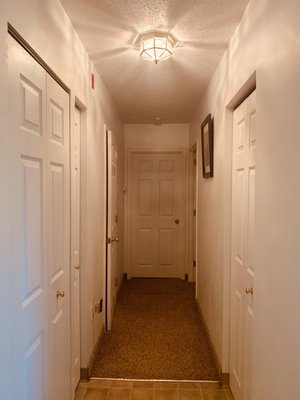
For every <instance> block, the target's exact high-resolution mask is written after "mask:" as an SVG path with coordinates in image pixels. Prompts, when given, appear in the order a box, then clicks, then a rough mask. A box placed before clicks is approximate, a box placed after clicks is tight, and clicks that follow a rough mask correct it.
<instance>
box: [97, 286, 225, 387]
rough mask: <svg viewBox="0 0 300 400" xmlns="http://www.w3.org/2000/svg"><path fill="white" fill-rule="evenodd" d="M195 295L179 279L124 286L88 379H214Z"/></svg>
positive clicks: (214, 373)
mask: <svg viewBox="0 0 300 400" xmlns="http://www.w3.org/2000/svg"><path fill="white" fill-rule="evenodd" d="M194 290H195V288H194V285H193V284H189V283H187V282H185V281H182V280H180V279H131V280H128V281H126V282H125V285H124V287H123V289H122V291H121V293H120V297H119V300H118V303H117V305H116V309H115V314H114V320H113V326H112V330H111V331H110V332H106V333H105V334H104V337H103V342H102V346H101V348H100V351H99V353H98V354H97V355H96V360H95V364H94V369H93V371H92V376H93V377H101V378H131V379H174V380H216V379H218V372H217V368H216V365H215V363H214V359H213V355H212V351H211V349H210V347H209V343H208V341H207V338H206V336H205V334H204V330H203V326H202V323H201V320H200V316H199V313H198V309H197V305H196V302H195V299H194V298H195V294H194Z"/></svg>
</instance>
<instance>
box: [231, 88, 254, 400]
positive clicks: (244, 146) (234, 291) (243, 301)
mask: <svg viewBox="0 0 300 400" xmlns="http://www.w3.org/2000/svg"><path fill="white" fill-rule="evenodd" d="M255 149H256V92H253V93H252V94H251V95H250V96H249V97H248V98H247V99H246V100H245V101H244V102H243V103H242V104H241V105H240V106H239V107H238V108H237V109H236V110H235V111H234V114H233V166H232V253H231V323H230V386H231V389H232V392H233V395H234V397H235V399H236V400H253V399H252V356H253V355H252V340H253V337H252V336H253V335H252V333H253V321H254V316H253V287H254V270H255V264H254V246H253V244H254V218H255Z"/></svg>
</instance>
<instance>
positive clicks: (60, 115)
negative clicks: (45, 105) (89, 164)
mask: <svg viewBox="0 0 300 400" xmlns="http://www.w3.org/2000/svg"><path fill="white" fill-rule="evenodd" d="M49 106H50V107H49V111H50V116H49V118H50V120H49V121H50V131H49V134H50V135H51V139H52V140H54V141H56V142H57V143H61V144H63V138H64V110H63V108H62V107H61V106H59V105H58V104H57V103H56V102H55V101H54V100H52V99H51V100H50V104H49Z"/></svg>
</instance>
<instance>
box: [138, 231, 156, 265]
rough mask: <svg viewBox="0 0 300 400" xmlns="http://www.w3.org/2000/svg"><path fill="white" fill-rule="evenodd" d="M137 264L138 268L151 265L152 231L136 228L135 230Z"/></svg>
mask: <svg viewBox="0 0 300 400" xmlns="http://www.w3.org/2000/svg"><path fill="white" fill-rule="evenodd" d="M137 238H138V242H137V265H138V267H139V268H141V267H143V268H145V267H147V268H150V267H152V265H153V248H154V246H153V231H152V229H138V232H137Z"/></svg>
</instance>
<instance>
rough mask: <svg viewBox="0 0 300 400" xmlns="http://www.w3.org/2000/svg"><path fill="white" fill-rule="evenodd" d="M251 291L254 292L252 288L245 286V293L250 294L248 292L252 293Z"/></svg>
mask: <svg viewBox="0 0 300 400" xmlns="http://www.w3.org/2000/svg"><path fill="white" fill-rule="evenodd" d="M253 292H254V290H253V288H246V289H245V293H246V294H250V293H251V294H253Z"/></svg>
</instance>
